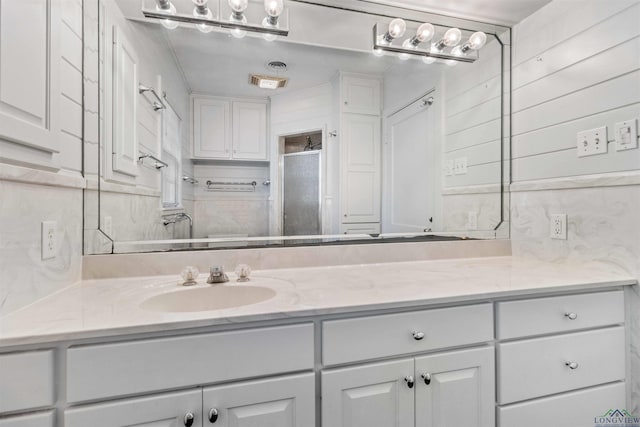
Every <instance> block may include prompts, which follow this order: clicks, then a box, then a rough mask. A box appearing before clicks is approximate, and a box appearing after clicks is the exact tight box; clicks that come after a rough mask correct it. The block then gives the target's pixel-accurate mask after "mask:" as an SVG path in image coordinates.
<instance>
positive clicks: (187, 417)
mask: <svg viewBox="0 0 640 427" xmlns="http://www.w3.org/2000/svg"><path fill="white" fill-rule="evenodd" d="M193 419H194V416H193V414H192V413H191V412H187V414H186V415H185V416H184V425H185V426H186V427H191V426H192V425H193Z"/></svg>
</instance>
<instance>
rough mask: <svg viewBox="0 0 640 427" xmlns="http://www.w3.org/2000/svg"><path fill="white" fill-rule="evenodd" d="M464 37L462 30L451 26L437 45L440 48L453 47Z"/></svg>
mask: <svg viewBox="0 0 640 427" xmlns="http://www.w3.org/2000/svg"><path fill="white" fill-rule="evenodd" d="M461 39H462V32H461V31H460V30H459V29H457V28H449V29H448V30H447V32H446V33H444V36H443V37H442V39H440V41H438V42H437V43H435V47H436V49H438V50H442V49H444V48H445V47H453V46H456V45H457V44H458V43H460V40H461Z"/></svg>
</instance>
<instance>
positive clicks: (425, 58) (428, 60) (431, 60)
mask: <svg viewBox="0 0 640 427" xmlns="http://www.w3.org/2000/svg"><path fill="white" fill-rule="evenodd" d="M422 62H424V63H425V64H433V63H434V62H436V58H434V57H433V56H423V57H422Z"/></svg>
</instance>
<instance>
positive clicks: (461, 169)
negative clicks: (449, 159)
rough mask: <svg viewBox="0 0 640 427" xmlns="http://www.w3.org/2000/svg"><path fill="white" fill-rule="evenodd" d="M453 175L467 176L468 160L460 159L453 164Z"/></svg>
mask: <svg viewBox="0 0 640 427" xmlns="http://www.w3.org/2000/svg"><path fill="white" fill-rule="evenodd" d="M453 173H454V174H455V175H465V174H466V173H467V158H466V157H458V158H457V159H455V161H454V162H453Z"/></svg>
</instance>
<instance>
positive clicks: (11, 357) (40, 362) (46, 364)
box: [0, 350, 55, 412]
mask: <svg viewBox="0 0 640 427" xmlns="http://www.w3.org/2000/svg"><path fill="white" fill-rule="evenodd" d="M53 384H54V380H53V350H46V351H32V352H27V353H10V354H3V355H0V412H9V411H20V410H23V409H31V408H40V407H45V406H51V405H53V403H54V400H55V399H54V390H53Z"/></svg>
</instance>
